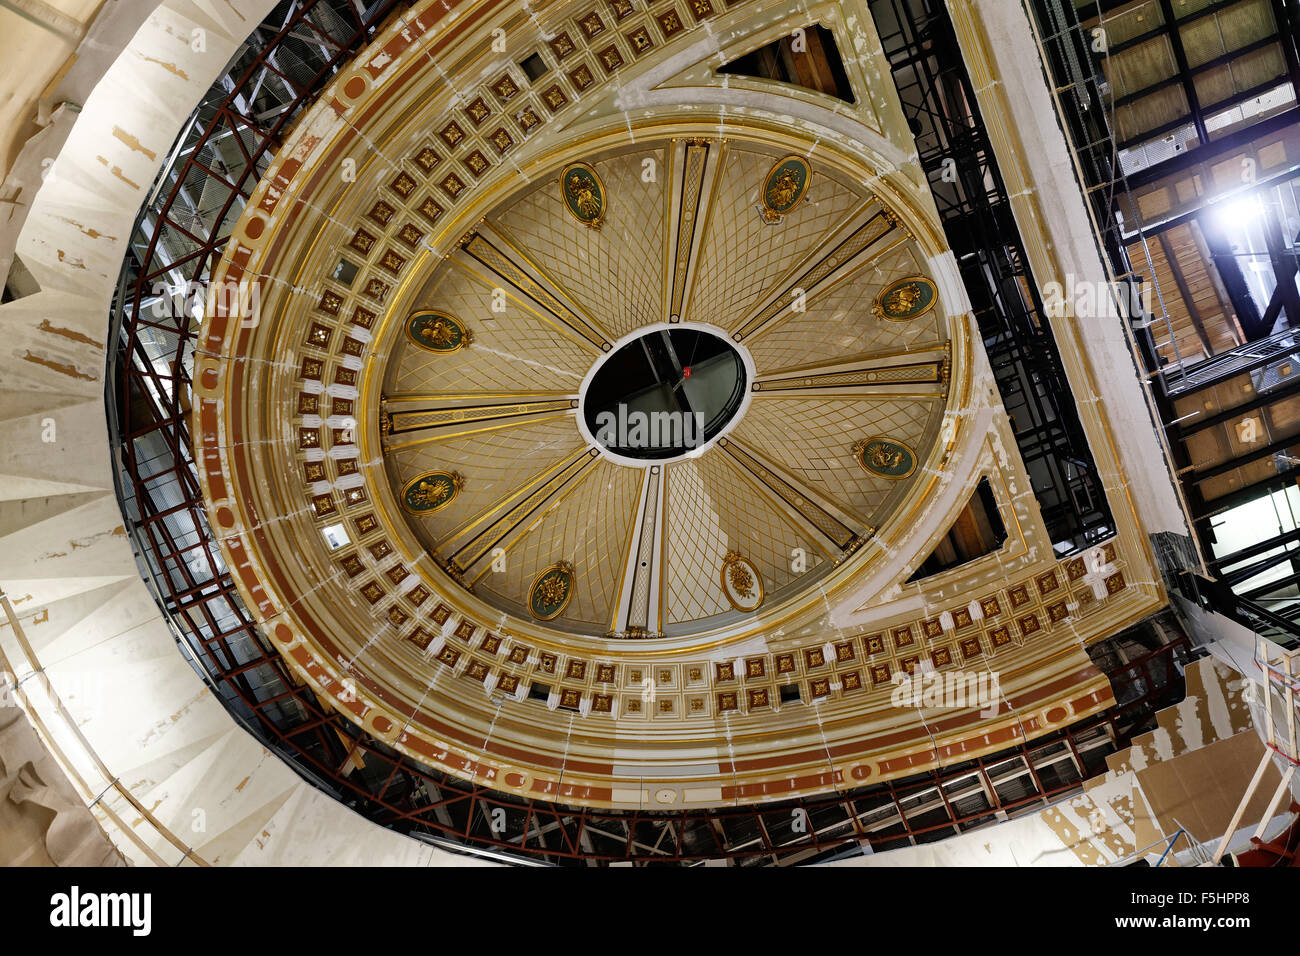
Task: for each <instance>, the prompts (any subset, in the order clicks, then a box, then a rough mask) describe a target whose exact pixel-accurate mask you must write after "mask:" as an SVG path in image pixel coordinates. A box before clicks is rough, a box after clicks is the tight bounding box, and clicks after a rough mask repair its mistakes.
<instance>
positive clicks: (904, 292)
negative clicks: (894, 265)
mask: <svg viewBox="0 0 1300 956" xmlns="http://www.w3.org/2000/svg"><path fill="white" fill-rule="evenodd" d="M938 301H939V292H938V290H937V289H936V288H935V285H934V283H933V282H931V281H930V280H929V279H927V278H925V276H908V277H907V278H905V279H898V280H896V281H894V282H891V283H890V284H889V285H887V286H885V288H884V289H882V290H881V292H880V295H878V296H876V302H875V304H874V305H873V306H872V307H871V311H872V312H873V313H874V314H875V315H876V316H877V317H878V318H882V319H891V320H893V321H894V322H906V321H907V320H908V319H915V318H919V317H920V316H922V315H925V313H927V312H929V311H930V310H931V309H933V308H934V305H935V303H936V302H938Z"/></svg>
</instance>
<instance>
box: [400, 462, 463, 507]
mask: <svg viewBox="0 0 1300 956" xmlns="http://www.w3.org/2000/svg"><path fill="white" fill-rule="evenodd" d="M464 487H465V479H464V478H462V477H461V476H460V475H459V474H457V473H456V472H454V471H431V472H428V473H427V474H423V475H418V476H417V477H415V478H412V479H411V480H410V481H408V482H407V483H406V485H405V486H404V487H403V488H402V507H403V508H405V509H406V510H407V511H409V512H411V514H417V515H418V514H429V513H430V512H433V511H438V510H439V509H441V508H445V507H447V505H449V504H451V502H452V499H453V498H455V497H456V495H458V494H459V493H460V490H461V489H462V488H464Z"/></svg>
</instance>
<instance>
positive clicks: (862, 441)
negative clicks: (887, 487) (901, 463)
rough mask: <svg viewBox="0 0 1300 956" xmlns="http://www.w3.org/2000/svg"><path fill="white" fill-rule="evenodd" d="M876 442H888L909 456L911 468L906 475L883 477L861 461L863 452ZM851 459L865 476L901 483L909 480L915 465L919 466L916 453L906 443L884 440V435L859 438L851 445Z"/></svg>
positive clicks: (894, 439) (889, 439)
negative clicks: (852, 458)
mask: <svg viewBox="0 0 1300 956" xmlns="http://www.w3.org/2000/svg"><path fill="white" fill-rule="evenodd" d="M876 441H883V442H888V443H889V444H891V445H897V446H898V447H899V448H902V449H904V450H906V451H907V454H908V455H909V456H911V459H912V467H911V468H909V469H907V473H906V474H903V475H884V474H881V473H880V472H878V471H876V470H875V469H874V468H870V467H868V466H867V463H866V462H865V461H863V459H862V455H863V452H865V451H866V450H867V446H868V445H870V444H871V443H872V442H876ZM853 457H854V459H855V460H856V461H857V463H858V464H859V465H860V466H861V467H862V470H863V471H865V472H866V473H867V474H869V475H874V476H875V477H876V478H885V479H887V480H889V481H903V480H905V479H907V478H911V477H912V474H913V473H914V472H915V471H916V466H917V464H919V462H918V461H917V458H916V452H915V451H913V450H912V446H910V445H909V444H907V442H901V441H899V440H898V439H896V438H886V437H885V436H884V435H873V436H871V437H870V438H859V439H858V440H857V441H855V442H854V443H853Z"/></svg>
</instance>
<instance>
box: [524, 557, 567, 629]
mask: <svg viewBox="0 0 1300 956" xmlns="http://www.w3.org/2000/svg"><path fill="white" fill-rule="evenodd" d="M552 571H562V572H564V574H565V575H566V576H567V577H568V580H569V589H568V590H567V591H565V592H564V600H563V601H561V602H560V606H559V607H558V608H556V609H555V612H554V613H552V614H538V613H537V612H536V611H534V610H533V595H534V594H535V593H536V592H537V586H538V585H539V584H541V583H542V579H543V578H544V577H546V576H547V575H548V574H550V573H551V572H552ZM577 587H578V575H577V572H576V571H574V570H573V565H571V564H569V563H568V562H567V561H557V562H556V563H555V564H552V565H551V566H550V567H548V568H545V569H544V570H543V571H542V572H541V573H540V574H539V575H537V577H535V578H533V584H532V587H530V588H529V589H528V613H529V614H531V615H532V616H533V617H534V618H536V619H537V620H539V621H553V620H555V619H556V618H557V617H559V616H560V615H561V614H563V613H564V612H565V611H566V610H567V609H568V607H569V602H570V601H572V600H573V592H574V591H575V590H576V589H577Z"/></svg>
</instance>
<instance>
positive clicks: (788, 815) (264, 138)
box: [105, 0, 1188, 864]
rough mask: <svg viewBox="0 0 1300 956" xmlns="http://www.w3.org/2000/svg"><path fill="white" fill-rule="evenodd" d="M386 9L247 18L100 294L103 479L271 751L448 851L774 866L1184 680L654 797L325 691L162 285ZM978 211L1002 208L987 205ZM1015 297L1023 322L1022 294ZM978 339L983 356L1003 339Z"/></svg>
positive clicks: (893, 839)
mask: <svg viewBox="0 0 1300 956" xmlns="http://www.w3.org/2000/svg"><path fill="white" fill-rule="evenodd" d="M396 7H397V4H396V3H395V2H393V0H376V2H373V3H372V4H371V5H370V6H367V7H362V6H359V5H358V4H357V3H356V2H355V0H285V2H283V3H281V4H280V5H279V6H278V7H277V8H276V9H275V11H274V12H273V13H272V15H271V16H270V17H269V18H268V19H267V21H266V22H264V23H263V24H262V25H261V26H259V27H258V28H257V29H256V30H255V31H254V32H253V33H252V35H250V37H249V39H248V41H247V42H246V43H245V44H244V45H243V47H242V48H241V50H240V51H239V53H238V55H237V56H236V57H235V59H234V60H233V61H232V62H231V63H230V65H229V66H228V68H227V70H226V71H225V73H224V75H223V76H222V77H221V79H220V80H219V81H218V82H217V84H215V85H214V87H213V88H212V90H211V91H210V93H209V94H208V95H207V96H206V97H205V98H204V100H203V102H202V103H201V104H200V106H199V107H198V109H197V110H196V111H195V113H194V115H193V116H192V117H191V118H190V120H189V121H188V122H187V124H186V125H185V127H184V130H183V132H182V134H181V135H180V137H179V138H178V140H177V142H176V144H175V147H174V148H173V150H172V152H171V154H170V156H169V158H168V160H167V162H166V163H165V164H164V167H163V170H162V172H161V173H160V175H159V177H158V179H157V181H156V183H155V184H154V187H153V189H152V191H151V193H150V197H149V199H148V201H147V202H146V204H145V206H144V208H143V209H142V210H141V213H140V215H139V217H138V219H137V222H136V226H135V229H134V232H133V235H132V240H131V243H130V251H129V253H128V255H127V258H126V261H125V262H124V263H123V267H122V272H121V276H120V280H119V287H118V293H117V296H116V300H115V303H114V309H113V320H112V326H111V328H112V331H111V338H110V346H111V347H110V360H109V369H108V383H107V387H106V396H105V397H106V401H107V405H108V411H109V424H110V429H111V431H112V436H113V442H114V447H115V449H116V454H117V462H118V470H119V473H118V476H117V478H118V494H119V498H120V500H121V502H122V508H123V515H124V519H125V522H126V527H127V529H128V532H129V534H130V537H131V540H132V542H133V544H134V546H135V549H136V553H137V559H138V561H139V563H140V567H141V571H142V574H143V576H144V578H145V580H146V582H147V583H149V585H150V587H151V589H152V590H153V592H154V595H155V598H156V600H157V601H158V603H159V606H160V607H161V609H162V610H163V612H164V614H165V616H166V618H167V619H168V620H169V622H170V623H171V625H172V627H173V630H174V633H175V636H176V640H177V644H178V645H179V647H180V648H181V650H182V652H183V653H184V654H185V656H186V657H187V659H188V660H189V661H190V663H191V664H192V666H193V667H194V668H195V670H196V671H197V672H198V673H199V674H200V676H201V677H202V678H203V679H204V680H205V682H206V683H207V684H208V686H209V687H210V688H211V689H212V691H213V692H214V694H215V695H216V696H217V698H218V699H219V700H221V701H222V702H223V703H224V705H225V706H226V708H227V709H228V710H229V711H230V713H231V714H232V715H233V716H234V718H235V719H236V720H237V721H238V722H239V723H240V724H241V725H242V726H244V727H245V728H246V729H247V730H248V731H249V732H250V733H252V734H253V735H254V736H255V737H257V738H258V740H259V741H261V742H262V743H263V744H264V745H265V746H266V747H267V748H268V749H270V750H272V751H274V752H275V753H276V754H278V755H279V756H280V758H281V759H283V760H284V761H285V762H286V763H287V764H289V765H290V766H291V767H293V768H294V769H295V770H296V771H297V772H298V773H299V774H301V775H302V776H303V777H304V778H305V779H306V780H307V781H308V782H310V783H311V784H312V785H314V786H316V787H318V788H319V789H321V790H323V791H325V792H327V793H329V794H331V795H333V796H334V797H335V798H336V799H338V800H340V801H341V802H343V803H344V804H346V805H347V806H349V807H352V808H353V809H355V810H357V811H358V812H360V813H362V814H363V815H365V816H366V817H368V818H369V819H371V820H373V821H375V822H377V823H379V824H381V825H383V826H386V827H390V828H392V829H394V830H397V831H400V832H403V833H406V834H408V835H410V836H412V837H414V838H416V839H421V840H425V841H428V842H431V843H435V844H438V845H440V846H444V847H447V848H450V849H457V850H461V851H472V852H490V853H495V854H498V855H502V856H504V857H506V858H508V859H513V860H517V861H525V860H531V861H537V862H547V863H563V864H583V863H585V864H599V863H604V862H612V861H624V860H631V861H636V862H639V863H645V864H655V863H665V862H677V863H681V862H688V861H692V860H703V859H718V858H730V859H731V860H732V862H734V863H737V864H762V863H768V862H778V863H782V864H785V863H795V862H812V861H816V860H824V859H829V858H834V857H837V856H844V855H855V854H859V853H862V852H866V851H867V849H868V848H870V849H874V850H884V849H891V848H894V847H898V846H904V845H908V844H914V843H919V842H925V841H928V840H936V839H941V838H943V837H945V836H948V835H951V834H953V833H957V832H962V831H964V830H968V829H971V828H973V827H978V826H982V825H985V824H987V823H991V822H994V821H996V820H998V819H1005V817H1006V816H1007V815H1008V814H1011V815H1014V814H1015V813H1017V812H1021V811H1025V812H1028V811H1031V810H1033V809H1035V808H1037V807H1039V806H1042V805H1044V804H1045V803H1046V802H1047V801H1048V800H1049V799H1052V798H1055V797H1058V796H1060V795H1063V794H1065V793H1068V792H1070V791H1072V790H1074V789H1076V788H1078V787H1079V786H1080V784H1081V781H1082V780H1083V779H1086V778H1087V777H1089V776H1091V775H1093V774H1095V773H1097V772H1100V771H1101V770H1103V769H1104V756H1105V754H1107V753H1110V752H1113V751H1114V750H1115V749H1117V748H1119V747H1123V746H1125V745H1126V744H1127V742H1128V740H1129V739H1130V738H1131V736H1132V735H1133V734H1134V733H1137V732H1140V731H1142V730H1145V729H1147V728H1148V727H1149V726H1150V725H1151V718H1152V714H1153V713H1154V711H1155V709H1156V708H1158V707H1161V706H1166V705H1168V704H1171V703H1173V702H1176V701H1177V700H1179V699H1181V696H1182V688H1181V681H1180V680H1179V677H1180V674H1181V663H1182V662H1183V661H1184V660H1185V659H1186V657H1187V653H1188V647H1187V644H1186V640H1185V639H1182V638H1180V639H1178V640H1176V641H1175V642H1173V643H1171V644H1163V645H1161V644H1160V643H1159V642H1158V641H1156V640H1151V639H1148V640H1146V641H1145V646H1147V647H1148V648H1149V650H1148V651H1147V652H1145V653H1143V654H1142V655H1141V656H1139V657H1138V658H1137V659H1136V660H1132V661H1129V662H1128V663H1127V664H1116V663H1114V662H1113V661H1103V660H1101V659H1100V658H1099V663H1100V664H1101V666H1103V667H1104V668H1105V669H1106V670H1107V673H1108V674H1109V675H1110V677H1111V681H1112V686H1113V687H1114V688H1115V693H1116V697H1117V700H1118V701H1119V704H1118V706H1116V707H1114V708H1112V709H1111V710H1110V711H1108V712H1106V713H1104V714H1101V715H1098V716H1096V717H1094V718H1091V719H1089V720H1087V721H1084V722H1082V723H1080V724H1078V725H1076V726H1074V727H1071V728H1070V729H1069V730H1066V731H1061V732H1058V733H1055V734H1052V735H1049V736H1046V737H1043V738H1039V739H1037V740H1035V741H1033V742H1031V743H1026V744H1022V745H1020V746H1018V747H1014V748H1010V749H1009V750H1007V751H1003V752H1001V753H999V754H997V755H994V756H992V757H985V758H983V759H979V760H970V761H965V762H963V763H960V764H957V765H954V766H948V767H944V768H942V770H940V771H935V772H932V773H926V774H921V775H918V776H916V777H912V778H909V779H907V780H901V781H893V782H891V783H886V784H880V785H876V786H874V787H869V788H862V789H856V790H847V791H844V792H841V793H836V794H829V795H826V796H824V797H821V798H817V799H809V800H799V801H789V802H784V803H776V804H770V805H764V806H762V807H733V808H721V809H712V810H694V811H688V812H682V813H667V814H666V813H642V812H620V811H612V810H608V811H607V810H590V809H582V808H574V807H568V806H564V805H560V804H554V803H547V802H543V801H526V800H522V799H518V798H515V797H512V796H510V795H506V794H500V793H496V792H493V791H490V790H486V789H484V788H481V787H478V786H476V785H473V784H471V783H468V782H466V781H463V780H459V779H456V778H454V777H450V776H448V775H445V774H441V773H438V772H435V771H433V770H431V769H429V768H428V767H425V766H422V765H420V764H418V763H416V762H414V761H412V760H410V759H409V758H407V757H405V756H403V755H401V754H399V753H397V752H395V751H393V750H391V749H390V748H389V747H387V746H386V745H385V744H384V743H383V742H381V741H378V740H375V739H374V738H372V737H370V736H368V735H367V734H365V733H364V732H363V731H362V730H361V729H360V728H358V727H357V726H355V725H354V724H352V723H351V722H350V721H348V720H346V719H344V718H343V717H341V716H340V715H338V714H337V713H336V712H334V711H333V710H331V709H329V708H326V707H324V706H322V704H321V702H320V701H318V700H317V699H316V697H315V696H314V695H313V693H312V692H311V690H310V688H309V687H306V686H302V685H300V684H299V683H298V682H296V681H295V680H293V678H292V676H291V675H290V673H289V671H288V669H287V667H286V665H285V664H284V662H283V661H282V660H281V659H280V657H279V656H278V654H277V653H276V652H275V650H274V648H273V647H272V646H271V644H270V642H269V641H268V640H267V639H266V637H265V635H264V634H263V633H262V632H261V630H260V628H259V627H258V625H257V624H256V622H255V621H254V620H253V618H252V616H251V615H250V614H249V613H248V612H247V610H246V609H245V607H244V605H243V603H242V602H241V600H240V597H239V594H238V591H237V589H236V586H235V582H234V580H233V578H232V576H231V575H230V574H229V573H228V571H227V569H226V567H225V566H224V564H223V561H222V558H221V554H220V551H219V550H218V548H217V546H216V543H215V541H214V540H213V535H212V532H211V529H210V528H209V526H208V523H207V516H206V513H205V511H204V506H203V501H202V496H201V493H200V490H199V485H198V481H197V476H196V470H195V467H194V461H193V449H192V443H191V437H190V434H189V427H188V413H189V408H190V405H189V394H190V388H189V386H190V374H191V370H192V357H193V351H194V347H195V337H196V335H197V331H198V317H197V316H195V315H193V314H191V312H190V310H189V308H188V306H187V305H186V303H185V302H184V301H183V298H182V297H180V296H178V295H174V294H172V293H174V292H176V290H179V289H183V288H184V287H185V286H186V284H187V283H191V282H195V283H200V284H201V283H203V281H204V280H206V278H207V276H208V273H209V270H210V269H211V267H212V266H213V265H214V263H215V262H216V260H217V258H218V257H219V256H220V254H221V251H222V249H223V247H224V245H225V243H226V241H227V238H228V236H229V232H230V229H231V228H232V226H233V224H234V222H235V221H236V220H237V219H238V216H239V214H240V211H241V210H242V209H243V205H244V203H245V202H246V201H247V198H248V196H249V194H250V192H251V190H252V187H253V185H254V183H255V182H256V180H257V178H258V177H259V176H260V175H261V174H262V173H263V172H264V171H265V169H266V168H267V166H268V164H269V162H270V160H271V157H272V156H273V155H274V152H275V150H276V149H277V148H278V145H279V142H280V134H281V131H282V130H283V129H285V127H286V124H288V123H290V122H292V121H293V119H294V117H296V116H298V115H299V114H300V113H301V111H302V110H303V108H304V107H306V106H307V105H308V104H310V102H311V101H312V99H313V98H314V96H315V95H316V94H317V93H318V92H319V90H321V89H322V88H323V86H324V85H325V84H326V83H327V82H328V80H329V78H330V77H331V76H332V75H333V74H334V73H335V72H336V71H337V69H338V68H339V66H340V65H341V64H342V63H343V62H344V61H345V60H346V59H347V58H348V57H349V56H351V55H352V54H353V53H354V52H355V51H356V50H358V49H359V48H360V47H361V46H362V45H364V44H365V43H366V42H367V40H368V39H369V38H370V37H372V36H373V35H374V34H375V32H376V30H377V29H378V28H379V26H380V25H381V24H382V22H383V21H384V19H385V18H386V17H390V16H393V15H399V14H398V13H397V12H396ZM941 9H942V7H940V10H941ZM982 215H984V216H996V215H997V213H996V212H995V211H992V210H990V209H988V208H987V207H984V212H983V213H982ZM1006 255H1011V252H1010V250H1008V252H1007V253H1006ZM996 274H997V275H999V276H1002V275H1003V273H996ZM1019 276H1020V273H1015V272H1012V273H1009V274H1008V275H1007V276H1006V278H1005V281H1008V282H1009V281H1012V280H1013V279H1014V278H1018V277H1019ZM994 291H996V290H995V288H990V289H989V290H988V294H989V295H993V292H994ZM1004 295H1005V293H1004ZM995 298H996V297H995ZM993 308H994V305H993V304H986V305H985V306H984V310H985V313H986V316H985V321H992V320H991V319H990V318H989V317H988V316H989V315H990V314H993V315H1000V314H1001V313H997V312H990V310H991V309H993ZM1015 316H1016V318H1017V321H1020V322H1032V321H1033V315H1032V314H1030V313H1028V312H1027V311H1021V312H1016V313H1015ZM1008 321H1010V320H1008ZM1004 336H1005V337H1009V336H1011V332H1009V331H1008V332H1006V333H1005V334H1004ZM992 338H993V340H994V342H995V344H999V347H1002V348H1003V349H1004V351H1002V352H1000V353H999V354H1000V355H1002V356H1004V358H1005V356H1007V355H1008V354H1010V353H1008V352H1007V351H1006V350H1005V349H1006V347H1005V346H1003V345H1001V340H1000V338H999V336H997V335H994V336H992ZM1028 341H1029V342H1033V341H1038V340H1037V339H1034V338H1032V337H1031V338H1030V339H1029V340H1028ZM1027 347H1028V346H1027V343H1026V342H1020V343H1019V346H1018V348H1021V349H1024V348H1027ZM1004 374H1005V373H1004ZM1017 374H1018V375H1024V376H1030V375H1031V374H1032V373H1031V372H1030V371H1028V370H1026V371H1024V372H1018V373H1017ZM1039 440H1043V439H1039ZM1056 520H1057V521H1058V526H1060V518H1059V517H1058V518H1057V519H1056ZM1089 527H1095V526H1089ZM1149 633H1150V629H1148V637H1149ZM1094 650H1095V649H1094ZM1097 653H1101V652H1097Z"/></svg>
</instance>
